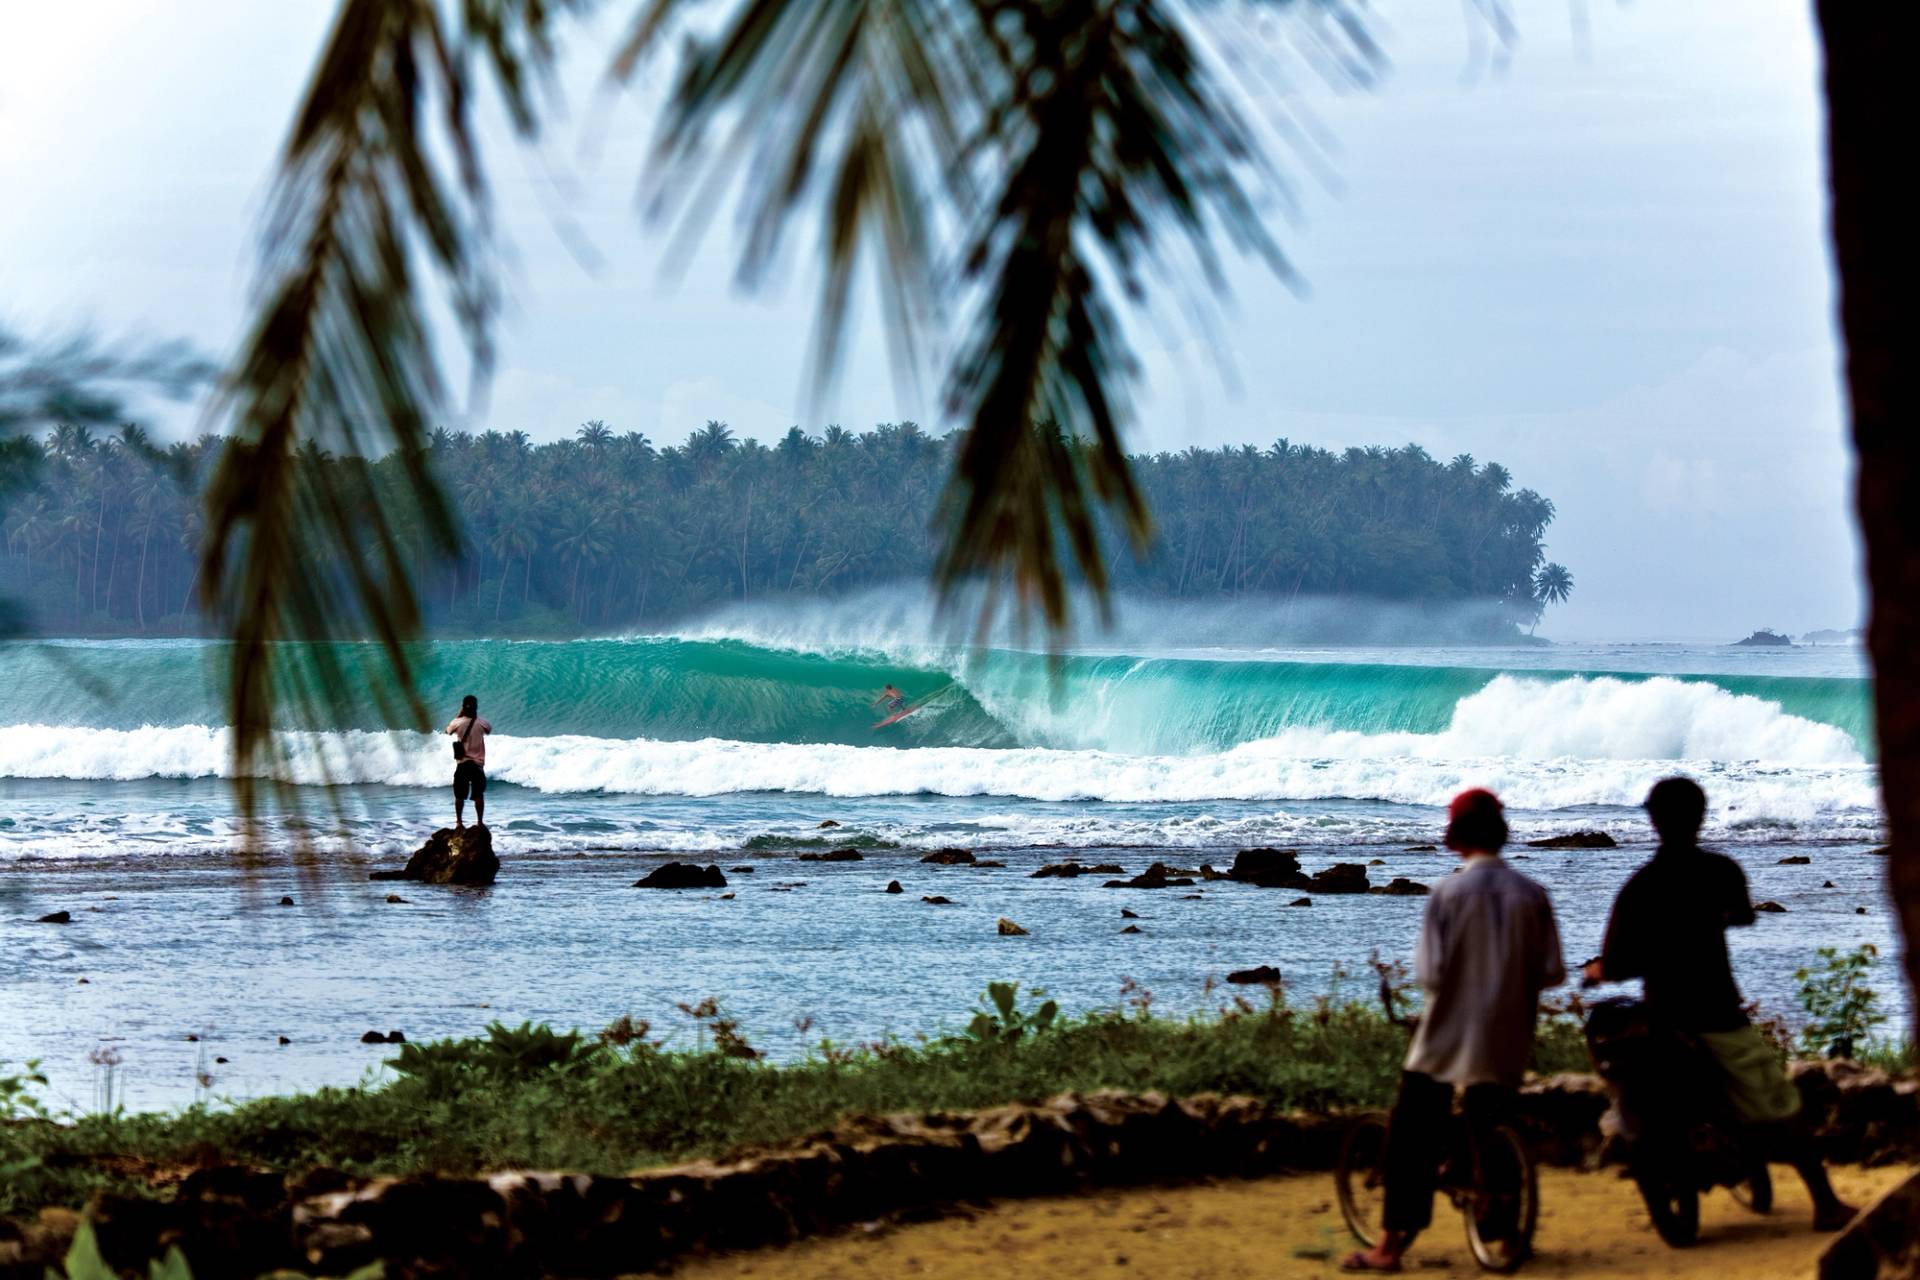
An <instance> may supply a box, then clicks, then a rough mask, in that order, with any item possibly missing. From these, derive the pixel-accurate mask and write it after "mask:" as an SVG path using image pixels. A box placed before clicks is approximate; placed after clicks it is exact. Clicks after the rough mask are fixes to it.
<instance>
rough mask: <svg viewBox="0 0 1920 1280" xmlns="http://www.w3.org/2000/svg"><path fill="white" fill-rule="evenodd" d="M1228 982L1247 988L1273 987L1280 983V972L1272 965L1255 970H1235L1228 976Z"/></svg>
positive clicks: (1264, 965)
mask: <svg viewBox="0 0 1920 1280" xmlns="http://www.w3.org/2000/svg"><path fill="white" fill-rule="evenodd" d="M1227 981H1228V982H1232V983H1237V984H1239V985H1240V986H1246V987H1271V986H1277V985H1279V982H1280V971H1279V970H1278V969H1276V968H1274V967H1273V966H1272V965H1270V964H1263V965H1261V966H1259V967H1258V968H1254V969H1235V970H1234V971H1233V972H1232V973H1230V974H1228V975H1227Z"/></svg>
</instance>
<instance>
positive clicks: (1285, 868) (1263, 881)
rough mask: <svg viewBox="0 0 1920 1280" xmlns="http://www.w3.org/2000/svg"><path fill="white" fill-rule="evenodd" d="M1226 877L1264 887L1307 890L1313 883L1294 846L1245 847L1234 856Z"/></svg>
mask: <svg viewBox="0 0 1920 1280" xmlns="http://www.w3.org/2000/svg"><path fill="white" fill-rule="evenodd" d="M1227 876H1228V878H1230V879H1233V880H1238V881H1240V882H1241V883H1242V884H1250V885H1255V886H1258V887H1259V888H1262V889H1305V888H1307V887H1308V886H1309V884H1310V883H1311V881H1309V880H1308V879H1307V877H1306V876H1305V875H1303V874H1301V871H1300V855H1299V854H1298V853H1297V852H1295V851H1294V850H1292V849H1242V850H1241V851H1240V852H1238V853H1236V854H1234V855H1233V866H1232V867H1231V868H1230V869H1229V870H1228V872H1227Z"/></svg>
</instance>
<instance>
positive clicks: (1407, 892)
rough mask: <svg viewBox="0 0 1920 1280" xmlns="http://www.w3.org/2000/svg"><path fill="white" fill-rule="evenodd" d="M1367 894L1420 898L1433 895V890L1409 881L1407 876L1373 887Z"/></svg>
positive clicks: (1396, 877)
mask: <svg viewBox="0 0 1920 1280" xmlns="http://www.w3.org/2000/svg"><path fill="white" fill-rule="evenodd" d="M1367 892H1368V893H1384V894H1386V895H1387V896H1388V897H1390V898H1418V897H1421V896H1423V895H1425V894H1429V893H1432V892H1433V890H1431V889H1429V888H1427V886H1425V885H1423V884H1421V883H1420V882H1419V881H1417V880H1409V879H1407V878H1406V877H1405V876H1395V877H1394V878H1393V879H1391V880H1389V881H1387V883H1385V884H1376V885H1373V886H1372V887H1370V888H1369V889H1368V890H1367Z"/></svg>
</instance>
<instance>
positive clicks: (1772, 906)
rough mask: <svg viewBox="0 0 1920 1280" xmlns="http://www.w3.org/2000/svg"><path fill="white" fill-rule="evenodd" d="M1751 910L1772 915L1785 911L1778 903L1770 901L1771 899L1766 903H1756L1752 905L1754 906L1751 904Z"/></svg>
mask: <svg viewBox="0 0 1920 1280" xmlns="http://www.w3.org/2000/svg"><path fill="white" fill-rule="evenodd" d="M1753 909H1754V910H1755V911H1765V912H1768V913H1773V912H1778V911H1785V910H1786V908H1785V907H1783V906H1781V905H1780V904H1779V903H1777V902H1774V901H1772V900H1771V899H1769V900H1768V901H1766V902H1756V903H1754V904H1753Z"/></svg>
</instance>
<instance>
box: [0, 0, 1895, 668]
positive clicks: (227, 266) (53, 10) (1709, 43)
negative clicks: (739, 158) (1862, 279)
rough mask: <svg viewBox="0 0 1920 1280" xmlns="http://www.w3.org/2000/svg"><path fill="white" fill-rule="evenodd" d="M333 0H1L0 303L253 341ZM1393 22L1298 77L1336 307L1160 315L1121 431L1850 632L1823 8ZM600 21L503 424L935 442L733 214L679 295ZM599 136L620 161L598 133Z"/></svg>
mask: <svg viewBox="0 0 1920 1280" xmlns="http://www.w3.org/2000/svg"><path fill="white" fill-rule="evenodd" d="M329 12H330V5H328V4H326V3H324V2H319V0H303V2H299V3H296V2H293V0H287V2H285V3H280V4H275V5H261V4H259V3H257V0H196V3H194V4H191V5H183V4H179V3H177V2H172V0H96V2H95V3H91V4H88V5H84V6H51V5H48V6H41V5H34V6H27V5H14V6H9V8H8V11H7V13H6V15H5V17H4V19H0V21H4V23H5V28H4V30H5V35H6V39H5V40H4V41H0V192H4V193H5V196H4V199H0V316H4V318H5V319H6V320H7V321H8V322H9V323H10V324H12V325H13V326H15V327H16V328H20V329H24V330H26V331H28V332H49V331H55V330H58V329H61V328H64V327H67V326H71V325H74V324H77V323H83V322H91V323H93V324H95V325H97V326H99V327H101V328H102V329H104V330H106V331H107V332H109V333H126V332H136V333H145V334H151V335H155V336H173V335H185V336H188V337H191V338H194V339H196V340H197V341H199V342H201V343H202V344H203V345H205V346H206V347H207V348H208V349H209V350H212V351H215V352H218V353H222V354H224V353H226V352H228V351H230V350H231V349H232V346H233V343H234V342H235V340H236V337H237V335H238V331H239V327H240V323H241V318H242V316H243V312H244V303H245V294H246V284H247V280H248V274H249V268H250V249H251V245H252V229H253V226H254V219H255V217H256V215H257V213H258V211H259V205H260V201H261V196H262V193H263V191H264V188H265V179H266V175H267V173H268V171H269V168H270V165H271V163H272V160H273V157H274V154H275V148H276V146H277V144H278V143H279V141H280V139H281V136H282V134H283V132H284V129H285V127H286V123H287V118H288V115H289V113H290V112H291V110H292V107H293V105H294V101H295V98H296V96H297V94H298V91H299V88H300V86H301V84H302V83H303V81H304V79H305V75H306V72H307V70H308V66H309V63H310V60H311V58H312V56H313V53H314V51H315V49H316V46H317V44H318V41H319V38H320V36H321V34H322V32H323V31H324V29H325V25H326V21H327V18H328V15H329ZM1379 12H1380V13H1381V15H1382V19H1383V34H1384V36H1385V39H1386V43H1387V46H1388V49H1389V51H1390V54H1391V57H1392V60H1393V69H1392V73H1391V75H1390V76H1389V78H1388V80H1387V82H1386V84H1385V85H1384V86H1383V87H1382V88H1381V89H1380V90H1379V91H1378V92H1375V93H1365V94H1353V95H1345V96H1341V95H1336V94H1333V93H1331V92H1329V91H1326V90H1323V89H1319V88H1317V87H1310V88H1309V89H1308V90H1307V92H1306V94H1305V100H1306V102H1307V103H1308V104H1309V105H1310V107H1311V109H1312V111H1313V112H1314V113H1315V114H1316V115H1317V116H1318V118H1319V119H1320V120H1321V121H1322V123H1323V124H1324V126H1325V128H1326V130H1327V132H1328V134H1329V135H1330V137H1331V138H1332V139H1333V141H1334V142H1335V143H1336V145H1337V154H1336V155H1335V157H1334V160H1333V171H1334V172H1333V177H1332V181H1331V182H1319V181H1316V180H1314V179H1313V178H1312V177H1311V176H1309V175H1308V174H1307V173H1305V172H1304V171H1301V170H1299V169H1297V168H1296V169H1295V170H1294V171H1293V172H1294V176H1295V177H1297V178H1298V179H1299V184H1300V187H1301V193H1302V196H1303V205H1304V211H1303V216H1302V217H1300V218H1299V219H1297V220H1296V221H1295V222H1292V223H1282V224H1280V226H1279V232H1280V235H1281V238H1282V241H1283V243H1284V246H1285V248H1286V250H1287V252H1288V254H1289V255H1290V257H1291V258H1292V260H1293V261H1294V262H1295V264H1296V265H1297V266H1298V268H1299V269H1300V271H1301V273H1302V275H1303V276H1304V278H1305V280H1306V282H1307V285H1308V286H1309V289H1308V292H1307V294H1306V295H1305V296H1301V295H1297V294H1295V293H1294V292H1291V291H1289V290H1288V289H1287V288H1286V287H1284V286H1283V285H1281V284H1279V283H1278V282H1276V281H1274V280H1273V279H1272V278H1271V277H1269V276H1267V275H1266V274H1265V273H1264V272H1263V271H1262V270H1260V269H1258V268H1256V267H1255V266H1254V265H1252V264H1250V263H1248V264H1243V265H1242V266H1241V268H1240V269H1239V270H1237V271H1236V272H1235V278H1234V290H1235V296H1234V300H1233V302H1232V304H1231V306H1230V308H1229V310H1228V311H1227V314H1226V322H1225V324H1224V325H1223V326H1222V330H1223V336H1224V339H1225V341H1226V344H1227V346H1228V347H1229V350H1227V351H1225V352H1220V351H1215V350H1212V349H1210V348H1208V347H1204V346H1203V345H1202V344H1200V343H1197V342H1192V341H1187V340H1185V339H1184V338H1183V336H1182V331H1181V330H1180V329H1179V328H1178V327H1177V326H1172V325H1163V326H1158V327H1155V326H1146V325H1143V326H1140V327H1139V333H1140V335H1141V339H1142V343H1141V348H1142V349H1141V354H1142V356H1143V361H1144V366H1145V370H1146V384H1147V385H1146V386H1145V388H1144V394H1143V397H1142V405H1141V409H1142V412H1141V415H1140V422H1139V424H1138V429H1137V431H1136V433H1135V436H1134V439H1133V440H1132V442H1131V443H1132V445H1133V446H1134V447H1136V448H1139V449H1146V450H1159V449H1179V448H1184V447H1186V446H1187V445H1189V444H1202V445H1214V444H1220V443H1226V442H1242V441H1252V442H1254V443H1257V444H1261V445H1265V444H1267V443H1270V442H1271V441H1272V440H1274V439H1275V438H1276V437H1279V436H1286V437H1289V438H1291V439H1293V440H1294V441H1296V442H1300V441H1306V442H1311V443H1314V444H1319V445H1324V446H1327V447H1329V448H1341V447H1345V446H1347V445H1351V444H1387V445H1395V444H1403V443H1406V442H1408V441H1414V442H1417V443H1419V444H1421V445H1423V446H1425V447H1426V448H1427V449H1428V450H1429V451H1431V452H1432V453H1434V454H1437V455H1439V456H1442V457H1450V456H1452V455H1453V454H1455V453H1459V452H1463V451H1464V452H1470V453H1472V454H1474V455H1475V456H1476V457H1478V458H1480V459H1482V460H1488V459H1495V460H1498V461H1500V462H1503V463H1505V464H1506V465H1507V466H1508V467H1509V468H1510V469H1511V470H1512V472H1513V473H1514V476H1515V478H1516V480H1517V482H1518V483H1520V484H1523V485H1526V486H1528V487H1532V488H1535V489H1538V490H1539V491H1540V492H1542V493H1544V494H1546V495H1547V496H1548V497H1550V498H1552V499H1553V500H1554V501H1555V502H1556V503H1557V504H1558V506H1559V511H1560V515H1559V519H1558V520H1557V521H1556V523H1555V524H1554V526H1553V529H1552V530H1551V533H1550V547H1549V551H1550V554H1551V555H1552V557H1553V558H1554V559H1556V560H1560V561H1562V562H1564V563H1565V564H1567V565H1568V566H1569V567H1570V568H1571V569H1572V570H1573V572H1574V575H1575V578H1576V580H1577V587H1576V590H1575V593H1574V598H1573V601H1572V602H1571V603H1570V604H1569V605H1567V606H1564V607H1561V608H1558V609H1556V610H1554V611H1553V612H1552V613H1550V614H1549V616H1548V621H1547V623H1546V625H1545V626H1544V628H1543V633H1544V634H1551V635H1556V636H1560V637H1608V636H1640V637H1676V636H1695V637H1732V636H1736V635H1741V634H1744V633H1745V632H1746V631H1748V630H1750V629H1752V628H1753V627H1756V626H1761V625H1772V626H1778V627H1781V628H1784V629H1788V630H1792V631H1800V630H1804V629H1807V628H1811V627H1823V626H1849V625H1853V623H1854V622H1855V621H1856V620H1857V618H1858V616H1859V613H1860V590H1859V586H1858V581H1857V570H1856V558H1857V548H1856V541H1855V536H1854V533H1853V528H1852V523H1851V520H1850V518H1849V514H1848V501H1849V499H1848V484H1849V465H1850V464H1849V460H1848V454H1847V450H1846V447H1845V439H1844V424H1843V420H1842V415H1841V409H1840V398H1839V392H1838V388H1837V367H1838V363H1837V362H1838V356H1837V353H1836V349H1835V340H1834V334H1833V326H1832V319H1831V313H1832V296H1831V295H1832V281H1831V278H1830V273H1829V269H1828V262H1827V249H1826V242H1825V225H1824V195H1823V172H1822V165H1821V116H1820V101H1819V95H1818V91H1817V90H1818V70H1819V69H1818V60H1817V52H1816V47H1815V41H1814V36H1813V31H1812V27H1811V19H1810V14H1809V10H1808V6H1807V5H1806V3H1805V0H1715V2H1713V3H1706V2H1704V0H1696V2H1694V3H1688V4H1641V5H1631V6H1625V5H1621V6H1616V5H1614V4H1610V3H1606V2H1605V0H1537V2H1535V3H1522V4H1521V5H1520V6H1519V21H1520V29H1521V33H1522V35H1521V43H1520V44H1519V46H1518V47H1517V48H1516V49H1515V50H1514V52H1513V57H1512V65H1511V66H1510V67H1509V68H1508V69H1507V70H1506V71H1505V72H1504V73H1501V74H1492V75H1490V74H1485V73H1484V71H1482V72H1481V73H1479V74H1475V73H1474V72H1473V68H1472V66H1471V63H1470V59H1469V36H1468V29H1467V26H1466V24H1465V22H1464V21H1463V19H1462V18H1461V16H1460V8H1459V6H1456V5H1449V4H1441V3H1433V2H1432V0H1422V2H1420V3H1414V2H1413V0H1397V2H1396V0H1388V2H1387V3H1385V4H1383V5H1381V6H1379ZM1583 15H1585V16H1586V18H1587V24H1588V26H1589V28H1590V35H1589V36H1588V37H1587V38H1586V39H1584V40H1581V39H1577V38H1576V36H1575V34H1574V31H1573V28H1574V27H1575V26H1576V25H1577V24H1578V23H1579V21H1580V19H1581V17H1582V16H1583ZM607 27H608V24H605V23H603V24H602V25H601V27H600V28H599V30H603V31H604V30H605V29H607ZM576 44H577V45H580V46H585V47H583V48H581V50H580V52H579V54H578V56H577V57H575V58H574V59H573V60H572V61H571V63H570V65H571V66H573V67H574V68H575V70H576V71H577V72H578V74H574V75H571V76H570V77H569V86H570V95H569V96H570V99H571V101H572V104H573V105H572V114H571V118H570V120H568V121H566V122H562V123H561V124H560V125H559V126H558V127H557V128H556V129H555V130H554V132H553V136H552V139H551V141H550V142H549V144H548V145H547V146H546V147H545V148H543V149H542V150H541V151H540V152H538V153H527V152H523V151H520V150H517V149H515V148H512V147H500V148H498V149H496V151H495V153H494V156H493V166H492V168H493V177H494V185H495V188H496V191H497V194H498V197H499V203H500V213H501V222H502V225H503V226H504V228H505V229H506V231H507V233H508V235H509V237H510V239H511V242H512V245H513V249H514V257H515V261H514V267H513V271H512V303H511V307H510V312H509V314H508V316H507V318H506V321H505V324H504V326H503V330H502V333H501V342H500V368H499V372H498V376H497V377H496V379H495V381H494V385H493V391H492V396H491V399H490V402H489V403H488V405H487V407H486V410H485V413H484V416H483V417H476V419H475V420H474V425H493V426H498V427H501V428H503V429H508V428H516V427H517V428H522V429H525V430H527V431H529V432H530V433H532V434H533V435H534V436H535V437H538V438H551V437H554V436H557V435H561V434H564V433H567V432H570V431H572V430H573V428H574V427H575V426H576V425H577V424H578V423H579V422H581V421H582V420H584V419H587V418H603V419H605V420H606V421H608V422H609V423H611V424H612V425H613V426H614V427H616V428H618V429H621V430H628V429H638V430H642V431H645V432H647V433H648V434H649V435H651V436H653V437H654V438H655V439H656V440H661V441H677V440H679V439H682V438H684V436H685V435H686V434H687V432H688V431H690V430H691V429H692V428H694V427H696V426H698V425H699V424H700V423H701V422H703V421H705V420H706V419H708V418H722V419H725V420H727V421H728V422H730V423H731V424H732V426H733V427H734V428H735V429H736V430H737V431H740V432H742V433H746V434H752V435H758V436H762V437H771V436H775V435H778V434H779V433H781V432H783V431H785V430H786V428H787V427H788V426H789V425H790V424H792V423H794V422H796V421H802V422H806V424H807V425H809V426H812V427H816V428H817V427H818V426H820V425H822V423H823V422H824V421H827V420H832V421H839V422H842V423H844V424H847V425H849V426H865V425H868V424H870V423H872V422H875V421H880V420H888V419H898V418H914V419H916V420H918V421H920V422H922V423H924V424H927V425H929V426H933V427H939V426H941V425H942V424H941V423H940V422H939V418H938V415H937V414H936V413H935V412H934V411H933V409H932V408H931V406H930V405H929V404H926V403H913V402H912V401H911V398H908V399H902V398H901V393H900V392H899V390H898V388H897V387H896V385H895V380H894V379H893V378H892V377H890V376H889V373H888V368H887V365H886V362H885V359H884V348H883V346H882V344H881V341H880V336H879V334H878V332H877V331H876V330H875V328H874V326H873V324H872V322H871V320H869V322H868V323H867V324H866V325H865V326H864V327H863V331H862V333H863V336H862V338H861V340H860V342H859V343H858V345H857V348H856V350H855V352H854V354H853V357H852V359H851V361H850V363H849V366H848V372H847V376H846V377H845V379H844V382H843V389H842V391H841V393H840V395H839V397H838V399H837V401H836V402H835V403H834V405H833V406H832V412H831V414H830V415H815V416H812V417H807V416H803V415H804V413H805V406H804V404H803V402H802V395H801V392H802V372H803V364H804V358H805V352H806V346H807V336H808V327H809V320H810V314H811V312H810V304H811V298H812V292H811V289H810V287H809V280H808V277H807V274H806V273H805V272H804V270H803V271H800V272H797V273H796V274H795V278H794V280H793V281H792V282H791V284H790V286H789V287H788V288H787V289H786V290H784V291H783V292H782V293H781V294H780V295H779V296H776V297H773V298H744V297H742V296H740V295H739V294H738V293H737V292H736V291H735V290H734V289H733V287H732V284H731V275H730V265H731V258H730V250H731V248H732V241H731V239H730V236H729V234H728V232H729V231H730V227H729V226H728V225H727V224H725V223H724V222H723V223H722V224H721V225H719V226H716V227H715V229H714V233H713V234H712V235H710V236H709V237H708V239H707V240H706V242H705V243H704V244H703V246H702V248H701V249H700V250H699V251H698V252H697V253H696V254H695V255H694V256H693V257H692V259H691V260H690V261H689V262H688V263H686V264H685V266H684V271H683V273H682V274H681V276H680V278H679V280H678V283H677V284H676V285H674V286H673V287H671V288H669V287H668V286H666V285H665V284H663V283H662V275H661V270H660V268H661V262H662V255H663V252H664V249H665V242H664V241H663V239H662V238H661V237H659V236H658V235H654V234H649V233H647V232H646V231H644V230H643V229H642V228H641V227H640V226H639V224H638V222H637V220H636V218H635V217H634V216H633V207H632V196H633V189H634V180H635V176H636V170H637V165H638V161H639V156H640V154H641V150H642V143H643V141H644V137H645V133H646V127H647V123H648V112H647V108H646V101H647V96H646V93H645V92H644V91H643V92H642V93H641V94H640V95H639V97H638V98H637V99H634V98H629V99H626V100H622V101H618V102H615V103H613V104H612V105H611V106H610V107H608V106H606V105H604V104H600V103H596V101H595V100H594V99H593V97H592V94H591V93H590V91H589V90H590V86H591V85H592V84H593V74H592V73H593V72H594V71H595V70H596V69H597V67H598V65H599V63H598V61H597V59H598V58H599V57H600V56H601V55H600V54H599V53H598V51H597V50H598V46H596V45H593V44H592V43H591V42H590V41H586V40H581V41H576ZM1250 109H1251V110H1253V111H1254V112H1256V113H1258V112H1259V111H1261V110H1262V109H1263V105H1262V104H1260V103H1257V102H1256V103H1252V104H1250ZM590 133H591V134H595V135H604V144H603V145H602V146H600V147H599V148H597V149H595V148H590V147H586V146H583V145H582V139H583V136H585V135H587V134H590ZM1283 163H1285V160H1284V157H1283ZM556 207H566V208H568V209H570V210H572V211H573V212H574V213H575V215H576V216H577V218H578V221H579V225H580V227H581V228H582V230H583V231H584V232H585V234H586V236H587V238H588V239H589V240H590V242H591V243H592V244H593V246H594V248H595V249H596V250H597V252H598V254H599V255H600V257H601V259H602V261H601V264H600V266H599V267H598V269H597V270H592V271H589V270H585V269H583V268H582V267H581V266H580V265H579V263H578V262H577V261H576V259H575V258H574V256H573V255H572V254H571V253H570V252H569V251H568V250H567V249H566V248H565V246H564V245H563V243H562V240H561V237H560V236H559V235H558V234H557V233H556V231H555V229H554V222H553V217H552V210H553V209H555V208H556ZM796 243H797V244H800V245H805V246H809V247H810V243H811V242H810V240H809V239H808V238H807V237H805V236H802V237H800V238H799V239H798V240H797V241H796ZM1222 356H1224V357H1225V358H1226V360H1227V362H1229V363H1230V364H1231V366H1232V368H1233V370H1234V372H1235V374H1236V375H1237V377H1236V381H1237V385H1236V386H1235V387H1233V388H1232V389H1229V388H1228V387H1227V386H1226V385H1224V384H1223V380H1222V378H1221V377H1220V376H1219V373H1218V370H1219V369H1220V367H1221V364H1222V360H1221V357H1222ZM156 416H157V417H158V419H159V420H160V421H161V422H162V424H163V426H166V427H169V428H171V429H174V430H187V429H190V428H191V427H192V426H193V419H192V416H191V415H190V414H184V415H183V414H179V413H175V414H173V415H171V416H163V415H156Z"/></svg>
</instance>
